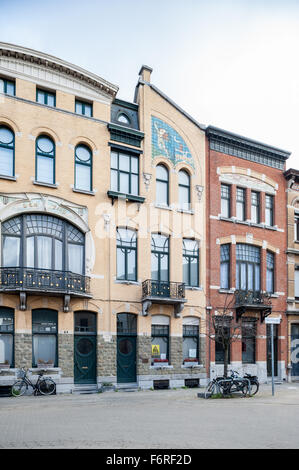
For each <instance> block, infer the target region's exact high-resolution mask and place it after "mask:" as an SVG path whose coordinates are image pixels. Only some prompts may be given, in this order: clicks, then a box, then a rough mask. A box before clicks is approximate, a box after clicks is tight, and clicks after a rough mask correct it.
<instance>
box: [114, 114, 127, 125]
mask: <svg viewBox="0 0 299 470" xmlns="http://www.w3.org/2000/svg"><path fill="white" fill-rule="evenodd" d="M117 120H118V122H121V123H122V124H127V125H130V119H129V118H128V116H127V115H126V114H124V113H121V114H120V115H119V116H118V118H117Z"/></svg>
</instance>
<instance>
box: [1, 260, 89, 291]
mask: <svg viewBox="0 0 299 470" xmlns="http://www.w3.org/2000/svg"><path fill="white" fill-rule="evenodd" d="M89 288H90V278H89V277H87V276H83V275H81V274H75V273H72V272H70V271H54V270H50V269H34V268H20V267H16V268H0V291H10V292H11V291H24V292H26V291H43V292H57V293H61V294H77V295H78V294H87V293H89Z"/></svg>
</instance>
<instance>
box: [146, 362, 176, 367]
mask: <svg viewBox="0 0 299 470" xmlns="http://www.w3.org/2000/svg"><path fill="white" fill-rule="evenodd" d="M150 369H173V366H170V365H169V364H167V365H166V364H163V363H161V362H160V363H157V364H154V365H152V366H150Z"/></svg>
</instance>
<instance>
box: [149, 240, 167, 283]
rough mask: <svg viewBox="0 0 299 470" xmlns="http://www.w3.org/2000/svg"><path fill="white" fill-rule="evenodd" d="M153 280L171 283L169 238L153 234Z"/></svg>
mask: <svg viewBox="0 0 299 470" xmlns="http://www.w3.org/2000/svg"><path fill="white" fill-rule="evenodd" d="M151 251H152V280H154V281H159V282H160V281H164V282H169V238H168V237H165V235H161V234H158V233H153V234H152V246H151Z"/></svg>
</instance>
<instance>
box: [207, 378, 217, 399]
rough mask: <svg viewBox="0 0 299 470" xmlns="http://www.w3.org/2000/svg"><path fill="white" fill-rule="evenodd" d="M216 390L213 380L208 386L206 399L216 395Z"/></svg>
mask: <svg viewBox="0 0 299 470" xmlns="http://www.w3.org/2000/svg"><path fill="white" fill-rule="evenodd" d="M215 388H216V384H215V382H214V381H213V380H211V382H209V383H208V385H207V386H206V389H205V398H209V397H210V396H212V395H214V393H215Z"/></svg>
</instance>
